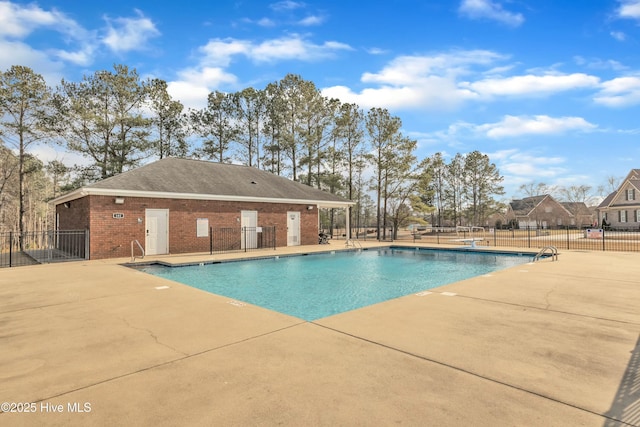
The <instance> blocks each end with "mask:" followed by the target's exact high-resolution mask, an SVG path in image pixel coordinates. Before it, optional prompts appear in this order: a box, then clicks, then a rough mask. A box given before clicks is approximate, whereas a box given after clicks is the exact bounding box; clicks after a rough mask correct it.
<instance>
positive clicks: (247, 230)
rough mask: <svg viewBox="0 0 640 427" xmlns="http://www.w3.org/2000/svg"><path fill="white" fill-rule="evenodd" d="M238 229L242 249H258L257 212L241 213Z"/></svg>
mask: <svg viewBox="0 0 640 427" xmlns="http://www.w3.org/2000/svg"><path fill="white" fill-rule="evenodd" d="M240 227H241V228H242V240H241V242H240V247H241V248H242V249H255V248H257V247H258V233H257V227H258V211H241V212H240Z"/></svg>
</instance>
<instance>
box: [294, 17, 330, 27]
mask: <svg viewBox="0 0 640 427" xmlns="http://www.w3.org/2000/svg"><path fill="white" fill-rule="evenodd" d="M323 22H324V18H323V17H322V16H315V15H312V16H307V17H306V18H303V19H301V20H300V21H298V25H302V26H304V27H311V26H314V25H321V24H322V23H323Z"/></svg>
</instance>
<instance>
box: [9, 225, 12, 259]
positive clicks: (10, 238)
mask: <svg viewBox="0 0 640 427" xmlns="http://www.w3.org/2000/svg"><path fill="white" fill-rule="evenodd" d="M12 256H13V231H10V232H9V267H12V265H11V264H12Z"/></svg>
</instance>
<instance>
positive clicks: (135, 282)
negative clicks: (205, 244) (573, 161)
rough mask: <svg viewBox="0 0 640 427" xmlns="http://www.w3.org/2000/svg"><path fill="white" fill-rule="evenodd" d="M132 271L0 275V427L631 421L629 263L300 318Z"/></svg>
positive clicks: (637, 367)
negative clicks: (3, 404)
mask: <svg viewBox="0 0 640 427" xmlns="http://www.w3.org/2000/svg"><path fill="white" fill-rule="evenodd" d="M388 245H389V244H388V243H387V244H380V245H379V246H388ZM364 246H366V247H373V246H376V244H375V243H365V244H364ZM403 246H405V245H404V244H403ZM417 246H428V245H417ZM342 248H344V245H343V244H341V243H340V242H332V244H331V245H329V246H324V245H323V246H313V247H298V248H294V249H291V248H283V249H278V250H277V251H260V252H253V253H247V254H244V253H243V254H229V255H213V256H210V255H197V254H196V255H181V256H166V257H157V258H158V259H161V260H163V261H166V262H171V263H184V262H206V261H209V260H212V259H220V260H221V259H228V258H237V257H246V256H268V255H283V254H286V253H294V252H304V253H310V252H313V251H318V250H328V249H330V250H334V249H335V250H338V249H342ZM437 248H438V249H442V248H444V247H443V246H438V247H437ZM521 251H527V252H530V250H525V249H522V250H521ZM128 261H129V260H128V259H119V260H104V261H81V262H71V263H65V264H49V265H38V266H31V267H19V268H12V269H2V270H0V367H1V368H0V402H15V403H16V404H23V403H25V402H29V403H34V404H33V405H29V404H27V405H26V406H25V405H22V406H19V405H15V406H14V407H13V409H18V408H19V407H21V408H22V410H24V409H25V408H26V409H28V410H32V411H35V412H33V413H7V412H5V413H0V424H2V425H7V426H10V425H21V426H23V425H26V426H29V425H33V426H42V425H61V426H68V425H83V426H84V425H154V426H157V425H295V426H298V425H331V426H333V425H390V424H403V425H433V426H467V425H473V426H503V425H505V426H506V425H509V426H513V425H518V426H520V425H526V426H545V427H546V426H569V425H571V426H574V425H580V426H601V427H602V426H605V427H609V426H629V425H631V426H640V340H639V336H640V279H639V277H640V267H638V266H639V265H640V254H639V253H623V252H579V251H561V254H560V259H559V261H557V262H552V261H550V260H548V259H545V260H542V261H540V262H536V263H530V264H524V265H522V266H518V267H514V268H510V269H507V270H502V271H499V272H495V273H492V274H490V275H485V276H481V277H476V278H473V279H469V280H465V281H462V282H457V283H454V284H451V285H447V286H443V287H440V288H436V289H434V290H432V291H431V293H423V294H422V295H408V296H405V297H402V298H398V299H395V300H391V301H387V302H383V303H380V304H376V305H373V306H369V307H365V308H361V309H358V310H354V311H351V312H347V313H343V314H339V315H335V316H332V317H328V318H324V319H320V320H316V321H314V322H305V321H302V320H300V319H297V318H293V317H290V316H286V315H283V314H280V313H276V312H273V311H269V310H266V309H263V308H260V307H255V306H252V305H249V304H241V303H238V302H237V301H232V300H230V299H229V298H226V297H222V296H218V295H213V294H209V293H206V292H204V291H200V290H197V289H193V288H190V287H188V286H185V285H181V284H178V283H174V282H170V281H167V280H164V279H161V278H158V277H153V276H150V275H147V274H144V273H141V272H138V271H136V270H133V269H130V268H127V267H124V266H122V265H119V264H121V263H123V262H128ZM145 261H147V260H145ZM85 404H86V405H85ZM3 409H4V408H3ZM81 411H84V412H81Z"/></svg>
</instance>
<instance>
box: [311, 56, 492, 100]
mask: <svg viewBox="0 0 640 427" xmlns="http://www.w3.org/2000/svg"><path fill="white" fill-rule="evenodd" d="M502 58H504V57H503V56H502V55H499V54H496V53H494V52H490V51H484V50H470V51H457V52H453V53H443V54H438V55H432V56H427V55H425V56H400V57H397V58H395V59H394V60H392V61H391V62H390V63H389V64H388V65H387V66H386V67H384V68H383V69H382V70H381V71H380V72H377V73H370V72H368V73H364V74H363V75H362V77H361V81H362V82H363V83H367V84H373V85H376V86H377V87H373V88H365V89H362V90H361V91H360V92H355V91H353V90H352V89H350V88H347V87H345V86H334V87H328V88H325V89H323V91H322V92H323V94H324V95H325V96H328V97H335V98H338V99H340V100H342V101H343V102H355V103H357V104H358V105H360V106H361V107H363V108H370V107H380V106H382V107H385V108H403V107H405V108H413V107H418V108H420V107H422V108H438V109H452V108H455V107H457V106H458V105H459V104H460V103H461V102H463V101H466V100H469V99H473V98H476V97H477V94H474V93H473V92H472V91H470V90H468V89H467V88H464V87H460V86H458V83H457V78H458V77H459V76H461V75H465V74H469V73H471V72H472V68H474V67H476V66H490V65H491V64H492V63H493V62H494V61H496V60H498V59H502Z"/></svg>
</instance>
